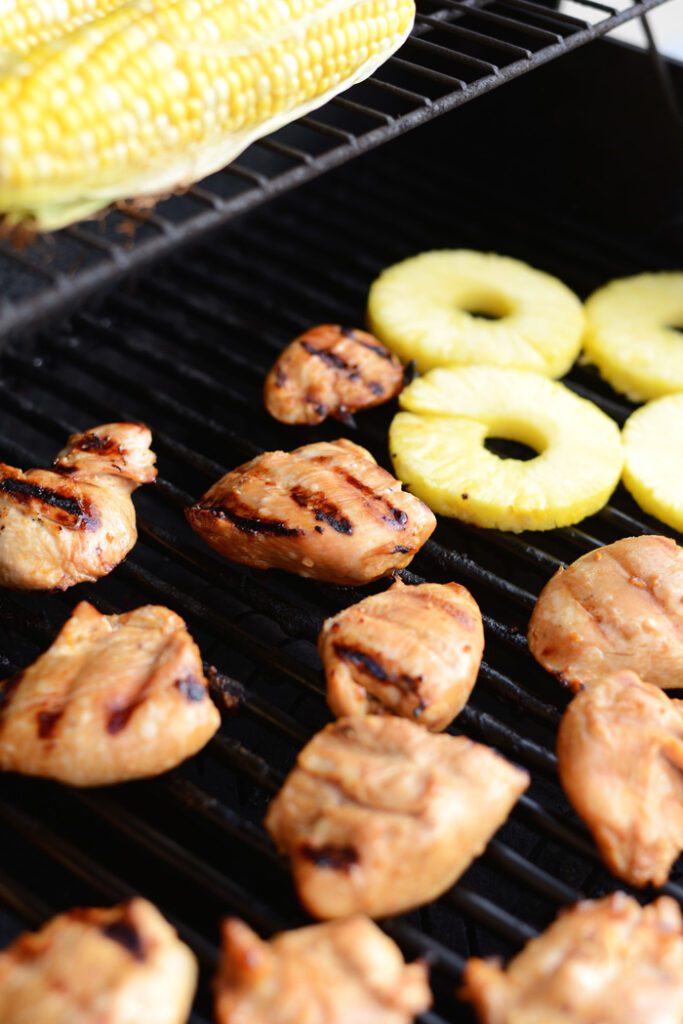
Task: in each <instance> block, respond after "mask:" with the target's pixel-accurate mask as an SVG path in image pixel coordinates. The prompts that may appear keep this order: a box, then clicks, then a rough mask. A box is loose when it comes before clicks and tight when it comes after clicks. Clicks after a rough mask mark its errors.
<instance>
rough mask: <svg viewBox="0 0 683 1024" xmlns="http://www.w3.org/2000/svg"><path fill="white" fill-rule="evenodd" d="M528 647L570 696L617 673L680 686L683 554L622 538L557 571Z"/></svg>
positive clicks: (661, 540)
mask: <svg viewBox="0 0 683 1024" xmlns="http://www.w3.org/2000/svg"><path fill="white" fill-rule="evenodd" d="M529 647H530V649H531V652H532V654H533V655H534V657H535V658H536V660H537V661H539V662H540V663H541V665H543V667H544V668H546V669H547V670H548V671H549V672H553V673H554V674H555V675H556V676H557V677H558V679H559V680H560V681H561V682H563V683H565V684H566V685H567V686H570V687H571V688H572V689H573V690H578V689H579V688H580V687H581V686H592V685H593V684H594V683H596V682H599V681H600V680H601V679H603V678H604V677H605V676H607V675H611V674H612V673H613V672H619V671H621V670H622V669H632V670H633V671H634V672H637V673H638V675H639V676H640V678H641V679H643V680H644V681H645V682H647V683H653V684H654V685H655V686H661V687H662V688H663V689H667V688H672V687H678V686H683V548H680V547H678V545H677V544H676V543H675V542H674V541H673V540H670V539H669V538H668V537H656V536H643V537H629V538H627V539H626V540H619V541H617V542H616V544H609V545H608V546H607V547H603V548H598V550H597V551H591V552H590V553H589V554H587V555H584V556H583V557H582V558H579V559H578V561H576V562H574V563H573V565H570V566H569V568H568V569H560V570H559V571H558V572H557V573H555V575H554V576H553V578H552V579H551V580H550V581H549V583H547V584H546V586H545V587H544V589H543V591H542V592H541V596H540V597H539V599H538V602H537V604H536V607H535V609H534V613H533V615H532V617H531V622H530V624H529Z"/></svg>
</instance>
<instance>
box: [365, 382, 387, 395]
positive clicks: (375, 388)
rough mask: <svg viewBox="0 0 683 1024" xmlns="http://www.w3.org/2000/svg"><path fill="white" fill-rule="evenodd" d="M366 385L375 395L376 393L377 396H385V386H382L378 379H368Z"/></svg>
mask: <svg viewBox="0 0 683 1024" xmlns="http://www.w3.org/2000/svg"><path fill="white" fill-rule="evenodd" d="M366 386H367V389H368V391H371V392H372V393H373V395H375V397H376V398H383V397H384V388H383V387H382V385H381V384H380V383H379V382H378V381H376V380H369V381H366Z"/></svg>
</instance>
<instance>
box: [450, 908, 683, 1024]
mask: <svg viewBox="0 0 683 1024" xmlns="http://www.w3.org/2000/svg"><path fill="white" fill-rule="evenodd" d="M682 925H683V922H682V921H681V911H680V908H679V906H678V904H677V903H675V902H674V900H672V899H669V898H668V897H666V896H662V897H661V898H660V899H658V900H655V902H654V903H651V904H650V905H649V906H646V907H641V906H640V905H639V904H638V903H636V901H635V900H634V899H632V898H631V897H630V896H627V895H626V894H625V893H623V892H617V893H614V894H613V895H612V896H607V897H605V898H604V899H602V900H596V901H588V900H586V901H584V902H583V903H578V904H577V905H576V906H575V907H572V908H571V909H570V910H565V911H563V912H562V913H561V914H560V916H559V918H558V919H557V920H556V921H555V922H554V924H552V925H551V926H550V928H548V929H547V931H545V932H544V933H543V934H542V935H541V936H539V938H537V939H533V940H532V941H531V942H530V943H529V944H528V945H527V946H526V947H525V948H524V949H523V950H522V952H521V953H520V954H519V955H518V956H516V957H515V958H514V960H512V962H511V963H510V964H509V965H508V967H507V970H503V969H502V968H501V967H500V965H499V964H498V963H497V962H496V961H490V960H489V961H487V960H478V959H475V960H470V961H469V962H468V964H467V967H466V968H465V976H464V989H463V991H462V993H461V995H462V996H463V998H464V999H467V1000H468V1001H469V1002H471V1003H474V1006H475V1007H476V1010H477V1015H478V1017H479V1020H480V1021H481V1022H482V1024H627V1022H628V1024H680V1022H681V1020H683V928H682Z"/></svg>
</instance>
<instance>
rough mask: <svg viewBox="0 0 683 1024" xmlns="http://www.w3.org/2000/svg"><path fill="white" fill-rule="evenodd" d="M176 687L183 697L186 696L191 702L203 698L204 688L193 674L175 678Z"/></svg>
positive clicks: (204, 694)
mask: <svg viewBox="0 0 683 1024" xmlns="http://www.w3.org/2000/svg"><path fill="white" fill-rule="evenodd" d="M175 685H176V686H177V688H178V689H179V690H180V692H181V693H182V695H183V697H186V698H187V700H189V701H190V702H191V703H193V702H196V703H198V702H199V701H201V700H204V697H205V696H206V688H205V687H204V686H203V685H202V684H201V683H200V682H199V680H198V679H197V678H195V676H191V675H190V676H183V678H182V679H177V680H176V684H175Z"/></svg>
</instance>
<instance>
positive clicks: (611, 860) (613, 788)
mask: <svg viewBox="0 0 683 1024" xmlns="http://www.w3.org/2000/svg"><path fill="white" fill-rule="evenodd" d="M557 754H558V761H559V770H560V779H561V781H562V785H563V786H564V789H565V791H566V793H567V796H568V797H569V799H570V800H571V802H572V804H573V805H574V807H575V809H576V811H577V812H578V814H580V815H581V817H582V818H583V819H584V821H585V822H586V824H587V825H588V827H589V828H590V829H591V831H592V833H593V835H594V837H595V840H596V842H597V844H598V847H599V848H600V852H601V854H602V856H603V858H604V860H605V861H606V863H607V865H608V867H609V868H610V870H611V871H613V872H614V874H615V875H618V876H619V877H620V878H624V879H626V881H628V882H630V883H631V884H632V885H647V884H648V883H652V884H653V885H663V884H664V883H665V882H666V880H667V878H668V876H669V872H670V870H671V866H672V864H673V862H674V860H675V859H676V858H677V857H678V855H679V853H680V852H681V850H683V701H679V700H670V699H669V698H668V697H667V696H666V694H664V693H663V692H662V691H661V690H660V689H659V688H658V687H656V686H652V685H651V684H649V683H643V682H642V680H640V679H639V678H638V676H637V675H635V673H633V672H621V673H619V674H618V675H614V676H610V677H608V678H607V679H605V680H604V681H603V682H601V683H600V684H599V685H597V686H595V687H592V688H591V689H590V690H584V691H583V692H581V693H580V694H579V695H578V696H577V697H575V698H574V700H573V701H572V703H571V704H570V705H569V708H568V709H567V711H566V712H565V714H564V717H563V719H562V722H561V724H560V731H559V735H558V745H557Z"/></svg>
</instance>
